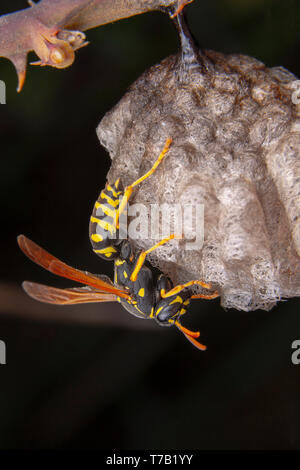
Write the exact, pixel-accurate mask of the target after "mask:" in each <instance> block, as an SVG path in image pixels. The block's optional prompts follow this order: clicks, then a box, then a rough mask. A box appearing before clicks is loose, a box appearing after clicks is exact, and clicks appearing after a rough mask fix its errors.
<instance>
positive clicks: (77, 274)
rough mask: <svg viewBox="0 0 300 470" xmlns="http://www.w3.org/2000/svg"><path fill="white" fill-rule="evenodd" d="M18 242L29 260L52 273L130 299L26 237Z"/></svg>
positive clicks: (124, 293) (110, 285) (120, 291)
mask: <svg viewBox="0 0 300 470" xmlns="http://www.w3.org/2000/svg"><path fill="white" fill-rule="evenodd" d="M17 240H18V244H19V247H20V248H21V250H22V251H23V253H24V254H25V255H26V256H27V257H28V258H29V259H31V260H32V261H34V262H35V263H36V264H38V265H40V266H42V267H43V268H45V269H47V270H48V271H50V272H51V273H53V274H57V275H58V276H61V277H66V278H68V279H72V280H73V281H76V282H80V283H81V284H86V285H88V286H92V287H94V288H96V289H99V290H100V291H103V292H109V293H111V294H115V295H118V296H119V297H122V298H125V299H129V298H130V296H129V295H128V294H127V293H126V292H125V291H123V290H120V289H117V288H116V287H115V286H114V285H112V284H110V283H108V282H106V281H104V280H103V279H101V278H100V276H99V277H98V276H96V275H95V274H91V273H89V272H88V271H80V270H79V269H76V268H72V267H71V266H69V265H67V264H66V263H64V262H63V261H60V260H59V259H58V258H55V257H54V256H53V255H51V254H50V253H48V252H47V251H46V250H44V249H43V248H41V247H40V246H39V245H37V244H36V243H34V242H33V241H32V240H29V238H27V237H25V236H24V235H19V236H18V239H17Z"/></svg>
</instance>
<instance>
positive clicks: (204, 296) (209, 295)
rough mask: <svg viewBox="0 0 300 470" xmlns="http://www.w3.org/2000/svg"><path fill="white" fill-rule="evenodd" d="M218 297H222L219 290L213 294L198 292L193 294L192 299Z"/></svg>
mask: <svg viewBox="0 0 300 470" xmlns="http://www.w3.org/2000/svg"><path fill="white" fill-rule="evenodd" d="M217 297H220V295H219V293H218V292H217V291H215V292H213V293H212V294H196V295H192V297H191V299H207V300H210V299H216V298H217Z"/></svg>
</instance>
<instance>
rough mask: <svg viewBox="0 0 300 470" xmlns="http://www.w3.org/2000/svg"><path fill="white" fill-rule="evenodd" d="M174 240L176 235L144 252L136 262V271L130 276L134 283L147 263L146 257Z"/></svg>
mask: <svg viewBox="0 0 300 470" xmlns="http://www.w3.org/2000/svg"><path fill="white" fill-rule="evenodd" d="M173 238H175V235H174V234H172V235H170V236H169V237H167V238H164V239H163V240H160V242H158V243H156V244H155V245H153V246H151V248H148V250H146V251H142V252H141V253H140V255H139V257H138V259H137V262H136V265H135V268H134V270H133V271H132V273H131V276H130V280H131V281H132V282H135V281H136V278H137V276H138V273H139V272H140V270H141V268H142V266H143V264H144V262H145V258H146V256H147V255H148V254H149V253H151V251H154V250H156V248H158V247H159V246H162V245H164V244H165V243H167V242H168V241H169V240H173Z"/></svg>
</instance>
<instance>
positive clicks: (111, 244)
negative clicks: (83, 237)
mask: <svg viewBox="0 0 300 470" xmlns="http://www.w3.org/2000/svg"><path fill="white" fill-rule="evenodd" d="M118 186H119V180H117V181H116V182H115V183H114V184H113V185H110V184H107V185H106V186H105V189H103V190H102V191H101V193H100V195H99V197H98V199H97V201H96V202H95V205H94V209H93V213H92V215H91V218H90V240H91V243H92V246H93V251H94V252H95V253H96V254H97V255H99V256H100V257H101V258H104V259H109V260H112V259H114V258H116V257H117V256H118V253H119V251H118V249H117V248H116V245H118V244H119V237H118V229H117V228H116V223H115V221H116V213H117V211H118V209H119V205H120V197H121V196H122V194H123V191H118Z"/></svg>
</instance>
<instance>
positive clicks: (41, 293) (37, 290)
mask: <svg viewBox="0 0 300 470" xmlns="http://www.w3.org/2000/svg"><path fill="white" fill-rule="evenodd" d="M22 286H23V289H24V290H25V292H26V293H27V294H28V295H30V297H32V298H34V299H35V300H39V301H40V302H46V303H48V304H58V305H75V304H85V303H92V302H115V301H116V300H117V296H116V295H115V294H111V293H109V292H101V291H99V290H98V289H95V288H94V287H90V286H85V287H75V288H73V289H58V288H56V287H50V286H45V285H44V284H37V283H35V282H28V281H25V282H23V284H22Z"/></svg>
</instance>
